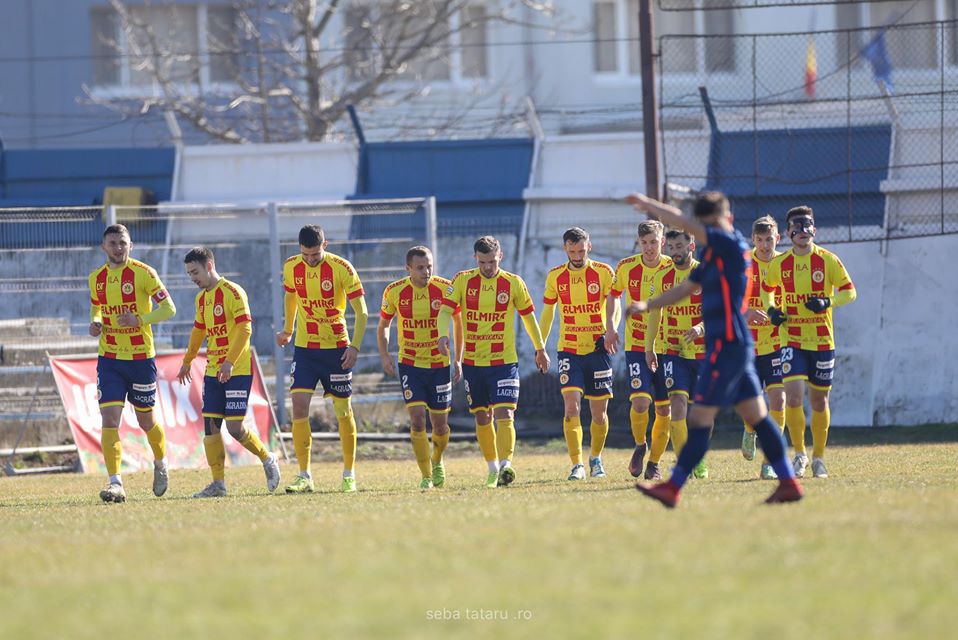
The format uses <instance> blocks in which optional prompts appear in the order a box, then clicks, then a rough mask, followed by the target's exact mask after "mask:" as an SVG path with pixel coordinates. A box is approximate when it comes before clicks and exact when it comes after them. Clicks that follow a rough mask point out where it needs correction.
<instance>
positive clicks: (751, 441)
mask: <svg viewBox="0 0 958 640" xmlns="http://www.w3.org/2000/svg"><path fill="white" fill-rule="evenodd" d="M755 370H756V372H757V373H758V382H759V384H760V385H761V386H762V388H763V389H764V388H765V385H766V384H767V380H768V376H769V373H770V371H771V361H770V356H767V355H761V356H759V355H757V356H755ZM742 425H743V426H744V428H745V430H744V432H743V433H742V457H743V458H745V459H746V460H749V461H751V460H754V459H755V441H756V435H755V430H754V429H753V428H752V425H750V424H749V423H748V421H746V420H743V421H742Z"/></svg>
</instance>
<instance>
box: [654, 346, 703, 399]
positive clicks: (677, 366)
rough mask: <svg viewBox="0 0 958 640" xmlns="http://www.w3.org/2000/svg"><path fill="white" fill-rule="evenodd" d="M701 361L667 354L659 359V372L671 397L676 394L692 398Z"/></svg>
mask: <svg viewBox="0 0 958 640" xmlns="http://www.w3.org/2000/svg"><path fill="white" fill-rule="evenodd" d="M701 364H702V361H701V360H692V359H690V358H682V357H679V356H672V355H669V354H665V355H663V356H661V357H660V358H659V371H661V372H662V379H663V382H664V385H665V390H666V392H667V393H668V395H669V397H672V396H674V395H676V394H681V395H683V396H691V395H692V390H693V389H695V382H696V380H698V377H699V368H700V365H701Z"/></svg>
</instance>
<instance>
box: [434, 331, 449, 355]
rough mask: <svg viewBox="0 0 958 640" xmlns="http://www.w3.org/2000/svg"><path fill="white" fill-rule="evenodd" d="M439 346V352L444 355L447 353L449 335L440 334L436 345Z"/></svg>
mask: <svg viewBox="0 0 958 640" xmlns="http://www.w3.org/2000/svg"><path fill="white" fill-rule="evenodd" d="M436 346H437V347H438V348H439V353H441V354H442V355H444V356H448V355H449V336H442V337H441V338H439V344H438V345H436Z"/></svg>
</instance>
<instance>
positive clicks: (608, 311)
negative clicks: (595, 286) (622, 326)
mask: <svg viewBox="0 0 958 640" xmlns="http://www.w3.org/2000/svg"><path fill="white" fill-rule="evenodd" d="M621 316H622V307H620V306H619V299H618V298H617V297H616V295H615V292H610V293H609V295H608V296H606V298H605V336H604V337H605V350H606V352H608V353H610V354H611V353H615V352H616V351H618V350H619V332H618V327H619V320H620V319H621Z"/></svg>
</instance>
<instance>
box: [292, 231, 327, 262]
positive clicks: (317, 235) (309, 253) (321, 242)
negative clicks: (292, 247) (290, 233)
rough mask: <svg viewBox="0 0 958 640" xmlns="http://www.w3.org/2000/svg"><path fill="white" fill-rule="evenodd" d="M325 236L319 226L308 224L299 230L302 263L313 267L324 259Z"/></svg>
mask: <svg viewBox="0 0 958 640" xmlns="http://www.w3.org/2000/svg"><path fill="white" fill-rule="evenodd" d="M327 244H329V243H328V242H326V236H325V234H324V233H323V228H322V227H320V226H319V225H315V224H308V225H306V226H304V227H303V228H302V229H300V230H299V251H300V253H302V254H303V261H304V262H305V263H306V264H308V265H309V266H311V267H315V266H316V265H318V264H319V263H320V262H322V261H323V258H325V257H326V245H327Z"/></svg>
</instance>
